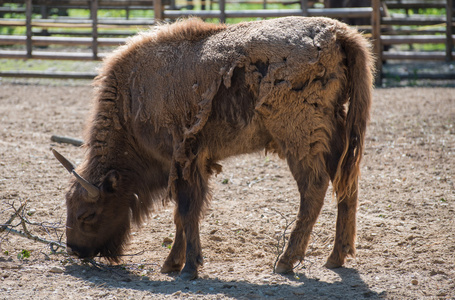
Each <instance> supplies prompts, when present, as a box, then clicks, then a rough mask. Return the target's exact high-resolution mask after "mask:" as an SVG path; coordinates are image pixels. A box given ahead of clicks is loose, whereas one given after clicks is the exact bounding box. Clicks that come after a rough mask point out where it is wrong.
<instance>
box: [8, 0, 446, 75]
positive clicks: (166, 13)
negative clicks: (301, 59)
mask: <svg viewBox="0 0 455 300" xmlns="http://www.w3.org/2000/svg"><path fill="white" fill-rule="evenodd" d="M229 1H234V2H241V1H240V0H216V1H213V3H215V2H216V4H217V6H218V9H216V10H207V9H201V10H179V9H178V7H177V6H176V5H175V0H132V1H123V0H122V1H120V0H91V1H87V0H0V4H3V3H16V4H17V3H20V4H25V5H24V8H16V7H14V8H11V9H10V10H11V11H13V12H15V13H21V12H23V13H24V14H25V19H18V18H0V26H7V27H16V26H20V27H25V34H24V35H0V46H2V49H1V50H0V58H9V59H63V60H100V59H102V58H103V57H104V56H105V55H106V54H105V53H104V52H102V51H100V47H116V46H118V45H121V44H123V43H124V42H125V40H126V38H125V37H118V38H114V37H102V36H103V35H106V34H108V33H109V32H112V30H117V31H116V32H119V30H120V29H122V30H124V29H130V30H131V28H133V29H132V31H129V32H134V31H135V30H137V29H144V28H147V27H148V26H152V25H154V24H156V22H157V21H162V20H172V19H177V18H182V17H188V16H196V17H200V18H216V19H219V20H220V22H225V21H226V19H228V18H270V17H282V16H326V17H332V18H339V19H345V18H367V19H370V20H371V23H370V24H368V25H367V27H362V28H366V32H369V34H370V36H371V39H372V42H373V46H374V52H375V54H376V56H377V58H378V59H377V68H378V70H379V75H380V76H378V82H379V81H380V79H381V74H382V72H381V71H382V61H384V60H391V59H394V60H395V59H396V60H403V59H404V60H440V61H441V60H445V61H452V60H453V55H454V53H453V47H454V39H455V35H454V33H453V0H446V1H442V0H434V1H419V0H385V1H381V0H372V1H371V3H372V5H371V7H354V8H324V9H323V8H311V7H310V8H309V7H308V6H307V1H306V0H296V1H291V0H269V1H274V2H280V1H287V2H286V3H291V2H292V3H300V8H299V9H279V10H278V9H255V10H242V11H234V10H227V9H226V7H227V4H228V3H229ZM242 1H243V0H242ZM244 1H248V0H244ZM251 1H254V0H251ZM264 1H266V0H261V2H264ZM256 2H258V1H256ZM383 2H385V3H386V4H387V6H388V7H389V8H395V9H398V8H399V9H403V10H405V11H407V10H411V9H412V10H415V9H418V8H437V9H445V11H446V13H445V15H440V16H431V17H428V16H426V17H422V16H420V15H415V16H407V15H406V14H401V15H399V16H397V15H387V14H386V12H385V11H384V9H383V8H384V6H383V5H382V4H383ZM204 3H205V1H204ZM36 5H47V6H52V7H85V8H86V9H89V10H90V17H89V18H85V19H82V18H68V17H58V18H49V17H48V16H47V15H43V16H42V18H33V8H34V6H36ZM101 7H111V8H115V9H120V8H124V9H129V8H140V9H144V8H148V9H149V10H153V12H154V18H151V19H147V18H133V19H130V18H129V17H127V18H125V19H123V18H99V17H98V11H99V9H100V8H101ZM3 8H5V9H4V10H1V11H0V12H2V11H3V12H6V11H8V9H6V7H3ZM202 8H204V7H202ZM415 26H425V27H423V28H424V29H425V30H422V31H420V30H416V28H415ZM428 26H430V27H431V28H432V29H428V28H429V27H428ZM56 28H59V29H68V28H69V29H73V31H74V35H76V34H79V35H82V34H87V33H89V36H70V37H67V36H65V37H58V36H52V35H50V36H39V35H37V32H36V29H39V30H42V31H43V30H44V31H45V32H46V33H48V34H50V31H48V30H49V29H56ZM390 28H392V29H391V30H390ZM34 29H35V31H34ZM80 29H86V30H88V31H89V32H87V31H85V33H81V32H80ZM77 30H79V31H77ZM54 33H56V32H52V34H54ZM119 33H121V32H119ZM124 33H125V32H123V34H124ZM435 33H438V34H435ZM116 34H117V33H116ZM406 44H445V45H446V47H445V49H446V50H445V52H443V51H439V52H438V51H432V52H423V51H420V52H415V51H403V50H400V51H397V50H394V51H390V50H384V49H385V47H389V46H392V45H406ZM52 45H55V46H65V47H71V48H74V47H85V49H84V50H82V51H81V50H80V49H79V48H78V49H79V51H78V52H67V51H58V50H55V49H54V50H43V49H39V48H38V49H36V48H37V47H47V46H52ZM6 46H14V49H15V50H6V49H5V47H6ZM18 47H19V50H17V48H18ZM21 47H25V49H24V50H20V48H21ZM102 50H103V51H104V48H103V49H102ZM21 75H22V76H37V77H40V74H39V73H23V72H16V73H14V72H1V71H0V76H9V77H10V76H21ZM74 75H75V76H74V77H77V78H86V77H87V76H89V75H87V74H86V73H84V74H74ZM70 76H71V75H68V74H62V73H55V77H65V78H68V77H70ZM42 77H46V78H48V77H52V74H49V73H43V74H42Z"/></svg>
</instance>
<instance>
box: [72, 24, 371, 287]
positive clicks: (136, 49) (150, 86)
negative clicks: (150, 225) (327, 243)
mask: <svg viewBox="0 0 455 300" xmlns="http://www.w3.org/2000/svg"><path fill="white" fill-rule="evenodd" d="M372 70H373V62H372V58H371V53H370V50H369V45H368V43H367V41H366V40H365V39H364V38H363V37H362V36H361V35H360V34H359V33H357V32H356V31H355V30H353V29H350V28H348V27H347V26H346V25H344V24H342V23H340V22H337V21H334V20H331V19H326V18H301V17H289V18H281V19H275V20H269V21H257V22H250V23H241V24H238V25H232V26H224V25H213V24H206V23H203V22H202V21H199V20H186V21H180V22H178V23H176V24H173V25H164V26H161V27H159V28H158V29H156V30H153V31H150V32H144V33H141V34H139V35H137V36H135V37H133V38H131V39H130V40H129V41H128V42H127V44H126V45H125V46H122V47H120V48H119V49H118V50H117V51H115V52H114V53H113V54H112V55H111V56H110V57H109V58H107V59H106V60H105V62H104V66H103V68H102V70H101V73H100V75H99V76H98V78H97V79H96V82H95V84H96V86H97V87H98V93H97V95H96V97H95V103H94V108H93V115H92V117H91V119H90V121H89V122H88V128H87V131H86V138H85V140H86V141H87V144H86V148H87V154H86V159H85V162H84V163H83V164H82V165H81V166H80V167H79V168H78V169H77V171H78V173H79V174H80V175H82V177H84V178H85V179H86V180H88V181H89V182H91V183H93V184H94V185H95V186H97V187H99V189H100V197H99V199H98V200H96V201H95V202H94V203H93V201H91V202H90V201H87V192H86V191H85V190H84V189H83V188H82V187H81V186H80V184H79V183H77V182H76V181H75V182H74V184H73V187H72V189H71V190H70V191H69V192H68V194H67V206H68V227H69V229H68V232H67V237H68V245H69V247H70V248H71V249H72V251H73V252H74V253H75V254H77V255H79V256H82V257H87V256H94V255H96V254H98V253H101V255H102V256H106V257H107V258H108V259H110V260H113V261H117V260H118V256H119V255H120V254H121V253H122V250H123V247H124V245H125V242H126V241H127V238H128V234H129V228H130V222H131V221H133V222H135V223H136V224H140V223H141V221H142V219H143V218H144V217H145V216H147V214H148V213H149V211H150V210H151V209H152V207H153V204H154V203H157V202H158V201H159V200H160V199H165V198H169V199H172V200H173V201H175V203H176V210H175V224H176V230H177V232H176V238H175V242H174V246H173V248H172V250H171V252H170V254H169V256H168V258H167V260H166V262H165V264H164V266H163V269H162V271H163V272H171V271H180V270H182V268H183V267H184V268H183V270H182V276H183V277H185V278H195V277H196V276H197V268H198V266H200V265H201V264H202V252H201V245H200V239H199V222H200V219H201V216H202V213H203V208H204V206H206V205H207V202H208V198H210V191H209V187H208V180H209V177H210V175H211V174H213V173H217V172H220V171H221V166H220V165H219V164H218V162H219V161H220V160H222V159H224V158H226V157H229V156H232V155H238V154H242V153H251V152H255V151H259V150H262V149H266V151H272V152H275V153H277V154H278V155H280V157H283V158H286V159H287V161H288V164H289V167H290V170H291V172H292V174H293V176H294V178H295V180H296V181H297V184H298V188H299V192H300V194H301V199H300V210H299V212H298V216H297V222H296V225H295V228H294V229H293V231H292V234H291V237H290V240H289V244H288V246H287V248H286V251H285V252H284V254H283V255H282V256H281V258H280V260H279V263H278V266H277V271H278V272H289V271H292V267H293V265H294V264H295V263H296V262H297V261H298V260H301V259H303V257H304V254H305V249H306V247H307V244H308V241H309V237H310V233H311V230H312V227H313V225H314V223H315V222H316V219H317V217H318V215H319V212H320V210H321V207H322V204H323V199H324V196H325V193H326V190H327V187H328V184H329V181H330V180H332V182H333V185H334V189H335V192H336V194H337V196H338V200H339V213H338V219H337V232H336V239H335V246H334V250H333V253H332V254H331V256H330V257H329V260H328V262H327V265H328V266H330V267H337V266H341V265H342V264H343V263H344V260H345V257H346V256H347V255H354V254H355V247H354V242H355V223H356V222H355V212H356V206H357V187H358V181H357V178H358V175H359V164H360V160H361V158H362V152H363V141H364V135H365V129H366V125H367V121H368V117H369V109H370V102H371V89H372ZM166 195H167V197H166ZM84 199H85V200H84Z"/></svg>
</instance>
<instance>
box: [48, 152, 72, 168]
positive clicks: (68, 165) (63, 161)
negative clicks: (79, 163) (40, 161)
mask: <svg viewBox="0 0 455 300" xmlns="http://www.w3.org/2000/svg"><path fill="white" fill-rule="evenodd" d="M52 153H53V154H54V156H55V158H56V159H58V161H59V162H60V163H61V164H62V165H63V166H64V167H65V168H66V169H67V170H68V172H70V173H73V170H74V169H76V167H75V166H74V165H73V163H71V162H70V161H69V160H67V159H66V158H65V157H64V156H63V155H61V154H60V153H58V152H57V150H55V149H52Z"/></svg>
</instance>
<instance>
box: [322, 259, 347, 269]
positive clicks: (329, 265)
mask: <svg viewBox="0 0 455 300" xmlns="http://www.w3.org/2000/svg"><path fill="white" fill-rule="evenodd" d="M342 265H343V263H340V262H337V261H334V260H331V259H330V258H329V259H328V260H327V262H326V263H325V265H324V267H326V268H327V269H336V268H340V267H341V266H342Z"/></svg>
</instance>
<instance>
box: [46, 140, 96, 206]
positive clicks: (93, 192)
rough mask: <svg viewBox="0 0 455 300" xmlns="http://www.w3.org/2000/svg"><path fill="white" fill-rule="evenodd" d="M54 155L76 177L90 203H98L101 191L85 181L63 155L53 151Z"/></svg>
mask: <svg viewBox="0 0 455 300" xmlns="http://www.w3.org/2000/svg"><path fill="white" fill-rule="evenodd" d="M52 153H53V154H54V156H55V158H57V160H58V161H59V162H60V163H61V164H62V165H63V166H64V167H65V168H66V169H67V170H68V172H70V173H72V174H73V175H74V177H76V180H77V181H78V182H79V183H80V184H81V185H82V187H83V188H84V189H86V190H87V192H88V195H89V202H96V200H97V199H98V197H99V195H100V190H99V189H98V188H97V187H96V186H94V185H93V184H91V183H90V182H88V181H87V180H85V179H84V178H83V177H81V176H80V175H79V174H77V172H76V171H75V169H76V167H75V166H74V165H73V164H72V163H71V162H70V161H69V160H68V159H66V158H65V157H64V156H63V155H61V154H60V153H58V152H57V150H55V149H52Z"/></svg>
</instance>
